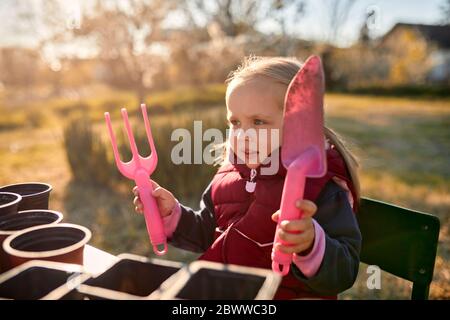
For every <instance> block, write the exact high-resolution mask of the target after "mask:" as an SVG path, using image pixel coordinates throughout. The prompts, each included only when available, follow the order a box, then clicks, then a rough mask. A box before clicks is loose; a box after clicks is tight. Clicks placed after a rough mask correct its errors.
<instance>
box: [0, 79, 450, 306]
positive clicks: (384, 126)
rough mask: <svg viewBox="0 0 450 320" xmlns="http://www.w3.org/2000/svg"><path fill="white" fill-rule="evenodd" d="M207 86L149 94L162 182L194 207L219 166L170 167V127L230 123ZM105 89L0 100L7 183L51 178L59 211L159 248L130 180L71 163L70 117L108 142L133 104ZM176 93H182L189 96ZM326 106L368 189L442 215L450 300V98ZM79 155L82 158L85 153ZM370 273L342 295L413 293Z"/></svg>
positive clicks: (108, 239) (126, 247) (345, 100)
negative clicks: (72, 98)
mask: <svg viewBox="0 0 450 320" xmlns="http://www.w3.org/2000/svg"><path fill="white" fill-rule="evenodd" d="M201 92H202V91H201V90H200V91H199V93H197V95H198V96H201V97H202V98H201V99H197V98H196V95H195V94H194V95H193V94H192V93H190V91H189V90H188V89H183V90H182V91H178V92H177V93H176V94H174V93H170V92H166V93H163V94H160V95H155V96H154V97H153V99H154V100H152V97H149V98H148V99H149V102H150V104H151V105H152V103H154V107H155V108H156V107H158V108H159V110H162V111H163V112H160V113H161V114H154V115H151V123H152V125H153V128H154V129H153V132H154V135H155V139H156V140H157V143H158V151H159V155H160V163H159V168H158V172H157V173H156V175H155V179H157V180H158V181H160V182H161V184H162V185H163V186H164V187H166V188H168V189H169V190H171V191H172V192H173V193H174V194H175V196H177V197H179V199H180V200H181V201H183V202H185V203H187V204H190V205H194V206H195V205H197V202H198V200H199V196H200V192H201V191H202V188H204V187H205V186H206V184H207V183H208V180H209V179H210V178H211V176H212V174H213V173H214V168H205V167H204V166H200V165H193V166H184V167H183V166H182V167H180V168H173V166H170V165H169V164H167V159H169V158H168V157H170V154H168V153H170V146H171V144H170V135H169V133H170V130H167V128H175V127H180V126H188V127H189V126H190V127H191V126H192V121H193V120H204V121H205V123H206V124H207V126H214V125H216V124H218V125H224V115H225V110H224V106H223V104H222V102H221V100H222V99H221V98H220V97H221V94H222V93H223V88H220V87H211V88H209V89H208V91H207V92H208V94H207V95H206V97H205V96H202V94H201ZM100 96H101V95H100ZM105 96H107V98H104V99H103V100H102V99H101V98H98V97H96V98H95V99H94V98H92V99H86V100H82V101H77V102H68V101H51V102H43V103H41V104H37V103H36V104H33V105H26V106H25V105H24V106H5V105H1V104H0V111H2V114H4V116H2V119H1V120H0V159H1V163H2V165H1V166H0V185H4V184H9V183H14V182H21V181H44V182H48V183H50V184H52V185H53V188H54V190H53V191H52V194H51V203H50V206H51V208H52V209H55V210H60V211H62V212H63V213H64V215H65V219H66V221H70V222H75V223H80V224H83V225H86V226H87V227H89V228H90V229H91V230H92V232H93V239H92V244H93V245H95V246H98V247H100V248H102V249H105V250H107V251H109V252H111V253H114V254H118V253H122V252H129V253H135V254H140V255H151V253H150V246H149V242H148V239H147V235H146V232H145V226H144V223H143V219H142V217H140V216H138V215H137V214H134V213H133V205H132V195H131V190H130V188H129V187H130V186H129V185H128V184H126V183H123V184H121V183H118V184H115V186H114V187H110V186H109V187H108V186H106V185H105V186H102V185H95V184H89V183H86V182H84V183H81V182H79V181H75V180H74V179H73V176H72V173H71V170H70V167H69V164H68V161H67V157H66V153H65V148H64V140H63V128H64V126H65V125H66V123H67V121H68V119H69V118H71V117H72V116H73V115H74V114H79V113H83V112H84V113H85V114H86V115H87V116H88V117H89V118H91V119H93V121H94V130H95V132H98V135H99V136H102V138H103V139H104V138H105V136H104V135H105V129H106V128H105V126H104V124H103V122H102V120H101V119H102V114H103V112H104V111H106V110H110V111H112V112H113V115H114V117H115V119H116V120H119V119H118V112H117V111H118V110H119V108H120V107H122V106H123V105H126V106H128V107H129V108H130V109H131V107H132V106H131V105H130V104H131V103H132V102H131V101H133V100H132V98H131V95H130V94H128V93H126V92H125V93H120V94H117V96H115V95H112V94H105ZM176 97H182V98H181V99H182V101H181V102H179V101H178V100H177V98H176ZM158 99H159V100H158ZM183 99H184V100H183ZM1 101H2V99H1V98H0V102H1ZM155 101H158V102H157V103H156V102H155ZM214 102H215V103H214ZM325 103H326V111H325V112H326V121H327V124H328V125H329V126H330V127H332V128H333V129H335V130H337V131H338V132H339V133H340V134H341V135H343V136H344V137H345V138H346V139H347V141H348V142H349V143H350V145H351V146H352V148H353V150H354V151H355V153H356V154H357V155H358V157H359V159H360V161H361V165H362V167H361V171H360V173H361V184H362V194H363V195H365V196H369V197H373V198H377V199H381V200H384V201H387V202H392V203H395V204H398V205H401V206H405V207H409V208H413V209H416V210H421V211H425V212H430V213H432V214H435V215H437V216H438V217H439V218H440V220H441V234H440V239H439V247H438V258H437V261H436V269H435V276H434V281H433V283H432V286H431V292H430V296H431V298H435V299H442V298H447V299H448V298H450V266H449V257H450V251H449V250H450V241H449V240H450V239H449V230H448V229H449V225H450V220H449V218H450V192H449V186H450V183H449V181H450V180H449V178H450V166H449V162H450V161H449V160H450V153H449V152H450V100H448V99H447V100H439V99H432V100H427V99H423V98H394V97H389V98H388V97H374V96H362V95H359V96H356V95H340V94H329V95H327V96H326V101H325ZM136 109H137V108H135V110H136ZM139 120H140V119H139ZM139 123H140V122H139ZM159 128H166V129H165V131H164V130H162V129H161V130H159ZM69 152H79V153H80V154H81V155H82V152H83V151H82V150H72V151H69ZM189 190H191V191H189ZM192 190H193V191H195V192H193V191H192ZM386 223H388V221H387V222H386ZM195 257H196V256H195V255H193V254H191V253H187V252H183V251H180V250H175V249H174V248H171V250H170V253H169V255H168V256H167V258H168V259H177V260H184V261H187V260H191V259H195ZM367 276H368V275H367V274H366V269H365V267H364V265H362V266H361V270H360V275H359V279H358V281H357V283H356V284H355V286H354V287H353V288H352V289H351V290H348V291H347V292H345V293H344V294H343V295H342V298H344V299H347V298H349V299H361V298H375V299H378V298H382V299H385V298H390V299H402V298H408V296H409V288H410V285H409V284H408V283H406V282H404V281H401V280H398V279H395V278H394V277H392V276H390V275H388V274H385V273H384V274H383V277H382V289H381V290H373V291H371V290H368V289H367V288H366V286H365V281H366V279H367Z"/></svg>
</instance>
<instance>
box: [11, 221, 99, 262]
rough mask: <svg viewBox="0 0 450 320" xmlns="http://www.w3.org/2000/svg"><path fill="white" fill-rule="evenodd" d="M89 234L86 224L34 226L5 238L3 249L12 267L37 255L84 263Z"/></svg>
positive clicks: (38, 257) (46, 258) (49, 259)
mask: <svg viewBox="0 0 450 320" xmlns="http://www.w3.org/2000/svg"><path fill="white" fill-rule="evenodd" d="M91 236H92V234H91V231H90V230H89V229H88V228H86V227H83V226H79V225H76V224H71V223H61V224H52V225H43V226H36V227H32V228H28V229H25V230H22V231H20V232H18V233H16V234H13V235H11V236H9V237H8V238H6V239H5V241H4V242H3V250H4V251H5V252H6V254H7V255H8V259H9V261H10V263H11V266H13V267H15V266H18V265H20V264H22V263H24V262H26V261H29V260H36V259H38V260H47V261H56V262H65V263H74V264H80V265H83V252H84V247H85V245H86V244H87V243H88V241H89V240H90V239H91Z"/></svg>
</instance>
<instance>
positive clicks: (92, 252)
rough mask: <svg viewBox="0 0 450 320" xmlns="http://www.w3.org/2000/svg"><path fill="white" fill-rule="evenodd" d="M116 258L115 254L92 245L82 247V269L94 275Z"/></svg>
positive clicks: (112, 262) (103, 269)
mask: <svg viewBox="0 0 450 320" xmlns="http://www.w3.org/2000/svg"><path fill="white" fill-rule="evenodd" d="M118 260H119V258H117V257H116V256H114V255H112V254H110V253H108V252H106V251H103V250H100V249H97V248H95V247H93V246H90V245H86V246H85V247H84V257H83V261H84V266H83V267H84V270H85V271H86V272H87V273H90V274H92V275H94V276H96V275H99V274H100V273H102V272H103V271H105V270H106V269H108V268H109V267H110V266H111V265H112V264H114V263H115V262H116V261H118Z"/></svg>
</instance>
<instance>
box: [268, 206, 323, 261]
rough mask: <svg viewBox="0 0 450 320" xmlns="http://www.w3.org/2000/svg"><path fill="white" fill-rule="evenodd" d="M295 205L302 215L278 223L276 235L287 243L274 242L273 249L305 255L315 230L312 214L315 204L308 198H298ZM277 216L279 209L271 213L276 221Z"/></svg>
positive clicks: (311, 245) (315, 207)
mask: <svg viewBox="0 0 450 320" xmlns="http://www.w3.org/2000/svg"><path fill="white" fill-rule="evenodd" d="M296 206H297V208H299V209H301V210H302V212H303V216H302V218H301V219H298V220H291V221H287V220H284V221H282V222H281V223H280V228H278V230H277V233H278V237H279V238H280V239H282V240H283V241H285V242H287V243H288V244H286V245H282V244H281V243H278V244H275V250H280V251H281V252H284V253H296V254H298V255H301V256H305V255H307V254H308V253H309V252H310V251H311V249H312V247H313V245H314V238H315V232H314V224H313V220H312V216H313V215H314V214H315V213H316V211H317V206H316V205H315V204H314V202H312V201H309V200H298V201H297V203H296ZM279 216H280V210H278V211H277V212H275V213H274V214H273V215H272V220H273V221H275V222H278V218H279Z"/></svg>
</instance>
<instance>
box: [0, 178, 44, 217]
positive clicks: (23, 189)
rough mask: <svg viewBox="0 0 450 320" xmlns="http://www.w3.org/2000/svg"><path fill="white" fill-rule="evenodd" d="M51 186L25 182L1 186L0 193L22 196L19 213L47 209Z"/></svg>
mask: <svg viewBox="0 0 450 320" xmlns="http://www.w3.org/2000/svg"><path fill="white" fill-rule="evenodd" d="M51 191H52V186H51V185H49V184H47V183H42V182H26V183H17V184H10V185H7V186H3V187H1V188H0V192H12V193H17V194H20V195H21V196H22V201H20V203H19V209H18V210H19V211H23V210H32V209H48V202H49V198H50V192H51Z"/></svg>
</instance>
